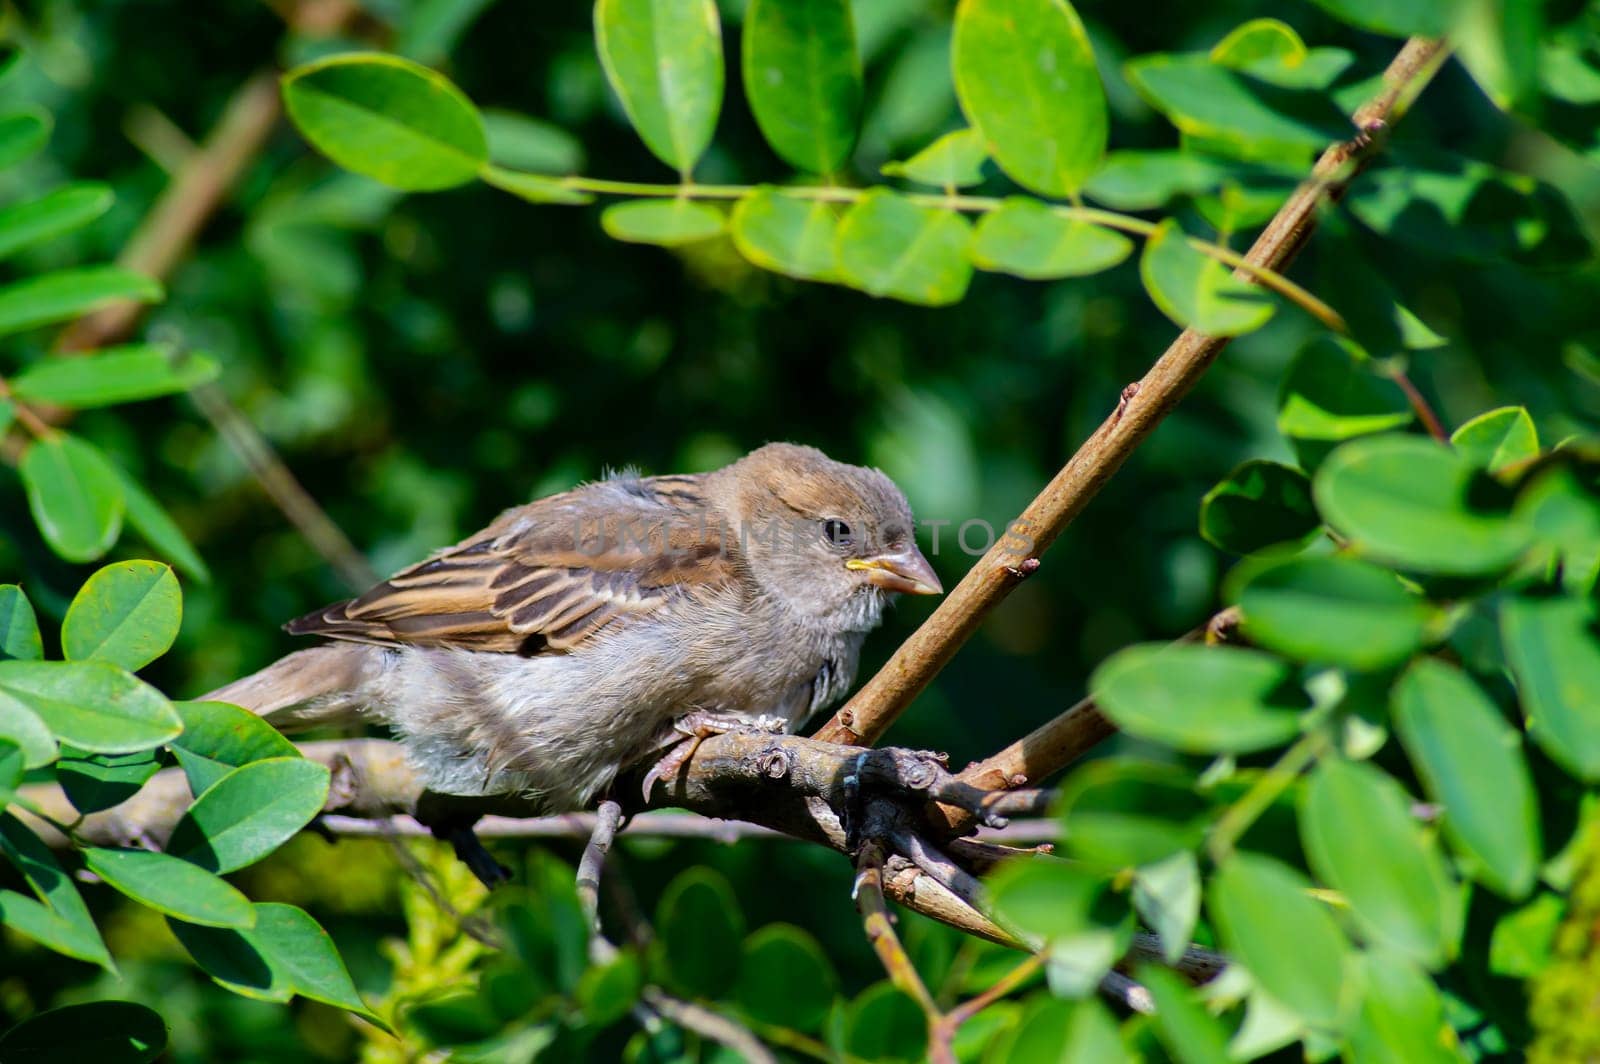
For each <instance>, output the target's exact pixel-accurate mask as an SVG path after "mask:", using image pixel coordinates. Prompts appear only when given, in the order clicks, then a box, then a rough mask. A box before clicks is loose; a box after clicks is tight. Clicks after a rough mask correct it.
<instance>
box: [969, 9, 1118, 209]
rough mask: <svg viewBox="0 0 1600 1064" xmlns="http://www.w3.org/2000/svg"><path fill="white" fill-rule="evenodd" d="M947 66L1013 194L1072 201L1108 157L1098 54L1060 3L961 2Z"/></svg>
mask: <svg viewBox="0 0 1600 1064" xmlns="http://www.w3.org/2000/svg"><path fill="white" fill-rule="evenodd" d="M952 48H953V50H952V55H951V61H952V65H953V66H954V69H955V82H956V95H957V97H958V98H959V99H960V101H961V110H962V111H963V112H964V113H965V114H966V116H967V121H969V122H970V123H972V125H973V127H974V128H976V129H977V130H978V131H979V132H981V133H982V134H983V139H984V141H985V142H986V143H987V145H988V148H989V154H990V155H992V156H993V157H994V161H995V162H996V163H997V164H999V166H1000V169H1001V170H1004V171H1005V172H1006V175H1007V176H1008V177H1010V178H1011V179H1012V180H1014V181H1016V182H1017V184H1019V185H1021V186H1023V187H1024V188H1026V189H1029V190H1030V191H1033V192H1038V193H1041V194H1042V195H1046V196H1071V195H1074V194H1076V193H1077V192H1078V190H1079V189H1081V188H1082V187H1083V183H1084V182H1085V181H1087V180H1088V178H1089V175H1090V174H1092V173H1094V172H1095V170H1097V169H1099V166H1100V161H1101V159H1102V158H1103V157H1104V155H1105V150H1106V131H1107V118H1106V97H1105V90H1104V89H1103V88H1102V87H1101V85H1100V74H1099V71H1098V70H1097V69H1096V68H1095V61H1094V50H1093V49H1092V48H1091V47H1090V45H1089V36H1088V34H1087V33H1085V32H1084V28H1083V22H1082V21H1081V20H1080V19H1079V18H1078V13H1077V11H1075V10H1074V9H1073V7H1072V5H1071V4H1069V3H1067V2H1066V0H962V2H961V4H960V6H959V7H957V8H956V25H955V37H954V43H953V46H952Z"/></svg>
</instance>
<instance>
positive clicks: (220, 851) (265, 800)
mask: <svg viewBox="0 0 1600 1064" xmlns="http://www.w3.org/2000/svg"><path fill="white" fill-rule="evenodd" d="M328 779H329V773H328V769H327V767H326V766H324V765H322V764H319V763H318V762H316V761H311V760H309V759H307V758H303V757H281V758H268V759H266V760H262V761H252V762H250V763H249V764H246V765H243V766H241V767H239V768H236V769H234V770H233V771H232V772H229V773H228V774H227V775H226V776H224V777H222V778H221V779H220V780H218V781H217V782H216V783H214V784H212V785H211V786H210V787H208V788H207V789H206V790H205V791H204V792H202V793H201V795H200V796H199V797H198V798H196V799H195V803H194V805H192V806H190V807H189V810H188V812H186V813H184V814H183V819H181V820H179V821H178V823H177V826H176V827H174V828H173V830H172V838H171V840H170V841H168V843H167V851H168V852H169V853H173V854H176V855H178V856H179V857H182V858H184V859H186V860H189V861H192V862H194V863H195V864H197V865H199V866H201V867H202V868H206V869H208V870H210V871H213V872H232V871H234V870H235V869H239V868H243V867H244V866H245V865H249V864H254V863H255V862H256V861H259V860H261V858H263V857H265V856H266V855H267V854H269V853H271V852H272V851H273V850H275V849H277V848H278V847H279V846H281V845H283V843H284V842H286V841H287V840H288V839H290V838H292V837H293V836H294V835H295V834H296V833H297V832H299V830H300V829H301V828H303V827H305V826H306V825H307V824H309V823H310V822H311V820H312V818H313V817H315V816H316V815H317V814H318V813H320V812H322V806H323V803H324V802H325V801H326V800H327V797H328Z"/></svg>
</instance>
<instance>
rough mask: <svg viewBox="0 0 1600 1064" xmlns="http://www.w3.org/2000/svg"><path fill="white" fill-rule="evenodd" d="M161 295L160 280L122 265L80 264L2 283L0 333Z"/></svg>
mask: <svg viewBox="0 0 1600 1064" xmlns="http://www.w3.org/2000/svg"><path fill="white" fill-rule="evenodd" d="M160 298H161V285H160V284H159V283H157V282H156V281H153V280H151V279H150V278H148V277H146V276H144V275H143V274H139V273H134V272H133V271H132V270H126V269H123V268H122V267H121V266H79V267H76V268H73V269H69V270H57V271H55V272H54V273H46V274H41V275H40V276H38V277H29V278H26V279H24V280H21V281H12V282H11V283H10V284H7V285H4V286H0V335H5V334H7V333H17V332H23V331H25V330H28V329H34V328H37V327H39V326H40V325H51V324H54V323H55V322H60V321H67V320H69V319H71V318H77V317H81V316H82V315H84V314H87V313H88V312H89V311H91V310H97V309H99V308H100V307H102V306H104V305H105V304H107V303H112V302H115V301H117V300H121V299H131V300H135V301H137V302H140V303H154V302H156V301H157V300H159V299H160Z"/></svg>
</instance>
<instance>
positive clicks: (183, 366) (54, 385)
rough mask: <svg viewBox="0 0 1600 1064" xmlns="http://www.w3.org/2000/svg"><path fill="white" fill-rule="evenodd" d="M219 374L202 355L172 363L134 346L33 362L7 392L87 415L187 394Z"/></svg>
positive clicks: (156, 351) (154, 350)
mask: <svg viewBox="0 0 1600 1064" xmlns="http://www.w3.org/2000/svg"><path fill="white" fill-rule="evenodd" d="M221 371H222V370H221V367H220V366H219V365H218V364H217V362H216V360H214V359H210V358H206V357H205V356H203V355H194V354H184V355H182V356H181V357H174V356H173V354H172V353H171V352H169V351H167V350H166V349H165V348H163V347H158V346H156V345H154V344H135V345H131V346H128V347H112V348H107V349H106V350H104V351H100V352H97V353H95V354H93V355H89V356H86V357H82V358H52V359H47V360H45V361H42V362H35V363H34V364H33V365H31V366H29V367H28V368H27V369H25V370H23V371H22V372H21V373H19V374H17V375H16V377H15V378H13V379H12V382H11V388H12V390H13V391H15V392H16V393H17V394H18V395H19V396H21V397H22V398H24V399H27V400H29V401H31V402H36V403H55V404H56V405H58V406H68V407H72V408H73V409H75V410H87V409H89V408H91V407H97V406H112V405H114V404H117V403H131V402H137V401H138V400H140V399H154V398H156V397H157V396H162V395H171V394H173V393H175V392H186V391H188V390H189V389H190V388H193V387H194V386H195V385H197V384H204V383H206V382H207V381H212V380H216V378H217V375H218V374H219V373H220V372H221Z"/></svg>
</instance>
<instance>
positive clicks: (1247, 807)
mask: <svg viewBox="0 0 1600 1064" xmlns="http://www.w3.org/2000/svg"><path fill="white" fill-rule="evenodd" d="M1327 747H1328V737H1327V735H1326V734H1325V733H1324V732H1323V731H1322V730H1321V729H1320V728H1317V729H1314V730H1312V731H1308V732H1306V733H1305V734H1304V735H1302V736H1301V737H1300V738H1299V739H1298V740H1297V741H1296V742H1295V744H1294V745H1293V746H1291V747H1289V749H1287V750H1285V751H1284V752H1283V754H1282V756H1280V757H1279V758H1278V760H1277V761H1276V762H1274V763H1273V765H1272V766H1271V767H1270V768H1268V769H1267V770H1266V771H1264V772H1263V773H1261V775H1260V776H1258V777H1257V778H1256V781H1255V783H1254V784H1252V785H1251V787H1250V789H1249V790H1248V791H1245V792H1244V794H1243V795H1242V796H1241V797H1240V798H1239V799H1238V801H1236V802H1234V803H1233V804H1232V805H1230V806H1229V807H1228V808H1227V809H1226V810H1225V811H1224V812H1223V814H1222V816H1220V817H1218V818H1217V822H1216V823H1215V824H1213V825H1212V826H1211V832H1210V834H1209V835H1208V836H1207V838H1206V852H1207V853H1208V854H1210V856H1211V859H1212V860H1213V861H1215V862H1217V863H1219V864H1220V863H1221V862H1222V861H1223V859H1224V858H1226V857H1227V856H1228V855H1229V854H1231V853H1232V852H1233V847H1234V846H1235V844H1237V843H1238V841H1239V839H1240V838H1242V837H1243V836H1244V833H1245V832H1246V831H1249V830H1250V826H1251V825H1252V824H1254V823H1255V822H1256V820H1257V819H1258V818H1259V817H1260V816H1261V814H1262V813H1264V812H1266V811H1267V809H1269V808H1270V807H1271V806H1272V803H1273V802H1275V801H1277V800H1278V797H1279V796H1280V795H1281V794H1283V792H1284V791H1286V790H1288V789H1289V788H1290V787H1291V786H1293V784H1294V781H1295V780H1297V779H1299V778H1300V773H1301V772H1303V771H1305V768H1306V766H1307V765H1309V764H1311V762H1313V761H1315V760H1316V759H1317V756H1318V755H1319V754H1320V753H1321V752H1322V751H1323V750H1325V749H1327Z"/></svg>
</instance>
